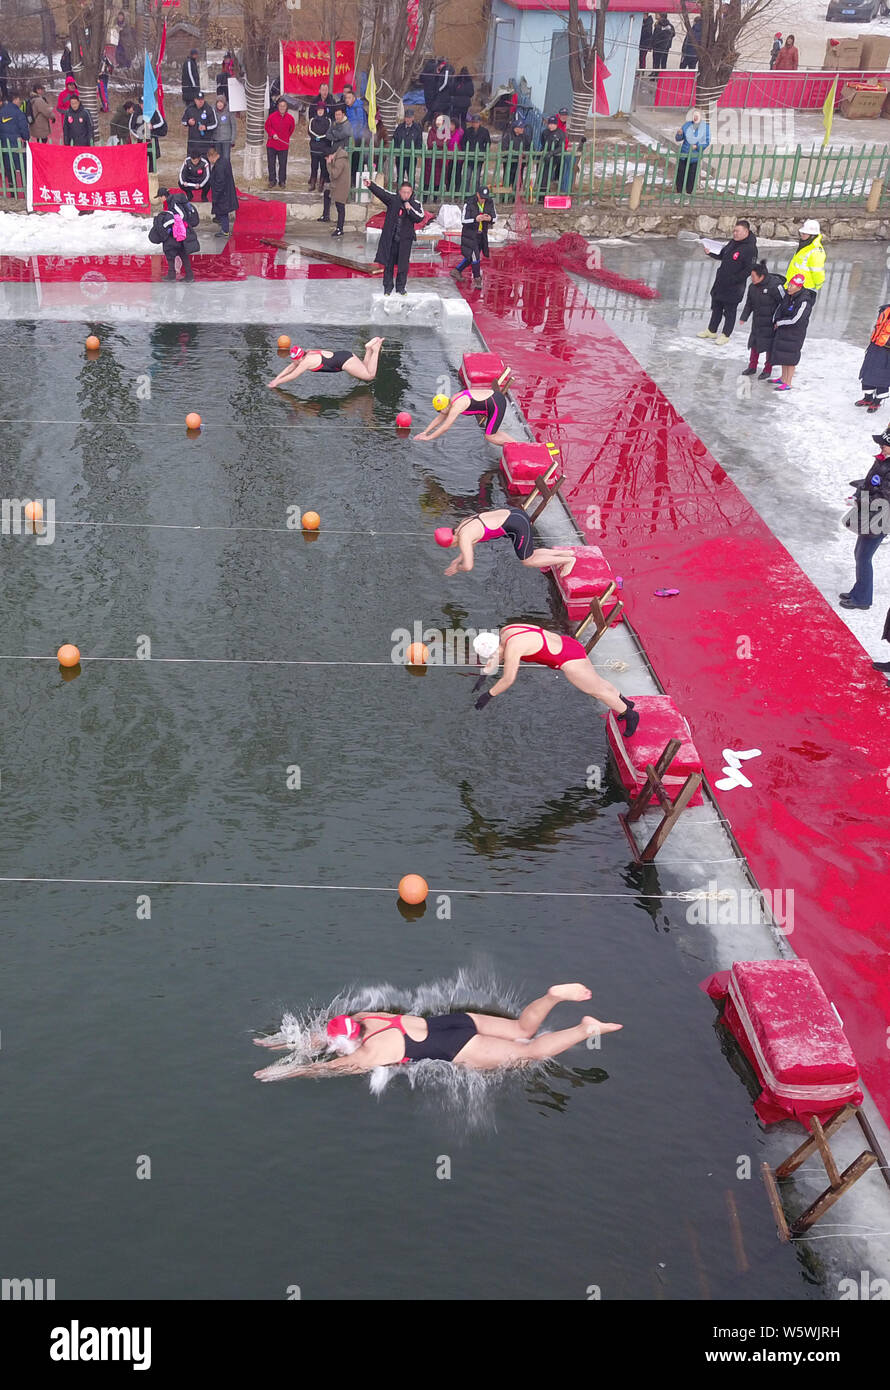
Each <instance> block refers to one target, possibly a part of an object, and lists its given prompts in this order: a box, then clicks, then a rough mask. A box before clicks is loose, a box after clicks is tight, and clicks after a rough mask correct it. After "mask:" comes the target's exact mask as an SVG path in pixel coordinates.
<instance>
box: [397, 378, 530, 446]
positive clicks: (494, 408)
mask: <svg viewBox="0 0 890 1390" xmlns="http://www.w3.org/2000/svg"><path fill="white" fill-rule="evenodd" d="M433 405H434V406H435V407H436V409H437V410H438V412H439V414H440V415H441V416H442V417H443V418H442V419H441V420H439V421H438V423H437V422H436V421H435V420H431V421H430V423H429V424H428V425H427V427H426V429H425V430H421V431H420V434H415V436H414V438H415V439H424V440H430V439H438V438H439V435H440V434H444V433H445V431H446V430H450V429H451V426H452V425H453V424H454V423H455V421H456V420H458V419H459V418H460V416H461V415H471V416H474V417H475V419H476V422H477V424H479V425H482V426H484V428H485V438H486V439H487V440H488V441H489V443H490V444H515V443H516V440H515V439H514V438H513V436H512V434H508V433H507V431H506V430H502V429H501V425H502V424H503V421H504V415H505V414H506V412H507V397H506V396H505V395H504V393H503V391H499V390H498V388H497V387H496V386H471V387H469V389H468V390H466V391H459V392H458V393H457V395H456V396H452V397H451V399H450V400H449V399H448V397H447V396H435V397H434V398H433Z"/></svg>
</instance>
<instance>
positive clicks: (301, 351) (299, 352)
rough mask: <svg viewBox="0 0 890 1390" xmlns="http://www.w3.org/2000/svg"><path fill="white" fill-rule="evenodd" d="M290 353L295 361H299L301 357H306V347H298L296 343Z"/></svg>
mask: <svg viewBox="0 0 890 1390" xmlns="http://www.w3.org/2000/svg"><path fill="white" fill-rule="evenodd" d="M290 355H291V357H292V358H293V359H294V361H295V362H299V360H300V358H301V357H305V356H306V349H305V348H301V347H297V346H296V345H294V346H293V347H292V348H291V350H290Z"/></svg>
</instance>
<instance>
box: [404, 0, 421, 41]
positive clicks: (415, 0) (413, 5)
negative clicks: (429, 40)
mask: <svg viewBox="0 0 890 1390" xmlns="http://www.w3.org/2000/svg"><path fill="white" fill-rule="evenodd" d="M405 18H406V21H407V24H408V47H409V48H410V50H411V52H412V53H413V52H414V50H415V48H416V47H417V36H418V34H419V33H420V0H408V4H407V7H406V9H405Z"/></svg>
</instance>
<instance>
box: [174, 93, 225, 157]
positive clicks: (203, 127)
mask: <svg viewBox="0 0 890 1390" xmlns="http://www.w3.org/2000/svg"><path fill="white" fill-rule="evenodd" d="M218 124H219V122H218V121H217V119H216V112H215V111H214V109H213V107H212V106H208V105H207V102H206V101H205V100H204V93H203V92H198V94H197V96H196V97H195V99H194V101H193V102H190V103H189V105H188V106H187V107H186V108H185V111H184V112H183V116H182V125H184V126H185V128H186V134H187V136H188V147H187V149H186V153H187V154H206V153H207V151H208V150H209V149H210V146H211V145H212V144H214V143H215V141H214V138H213V137H214V133H215V131H216V127H217V126H218Z"/></svg>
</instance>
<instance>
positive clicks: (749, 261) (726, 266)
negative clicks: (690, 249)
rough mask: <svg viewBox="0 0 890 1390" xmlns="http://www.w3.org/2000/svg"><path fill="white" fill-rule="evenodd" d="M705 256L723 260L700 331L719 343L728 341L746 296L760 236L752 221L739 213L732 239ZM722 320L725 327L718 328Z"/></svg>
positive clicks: (706, 252) (712, 287)
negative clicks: (758, 236)
mask: <svg viewBox="0 0 890 1390" xmlns="http://www.w3.org/2000/svg"><path fill="white" fill-rule="evenodd" d="M704 252H705V255H706V256H710V257H711V259H712V260H715V261H719V262H720V269H719V270H718V271H717V274H716V275H715V276H714V283H713V285H712V286H711V318H710V321H709V323H708V326H707V328H705V329H703V330H702V332H701V333H699V335H698V336H699V337H700V338H715V339H716V340H717V346H718V347H723V345H724V344H725V343H728V342H729V339H730V336H731V334H732V330H733V329H734V328H735V317H736V314H737V313H738V311H739V305H740V304H741V302H742V300H743V299H744V297H745V286H746V285H747V283H748V276H749V275H750V274H751V271H752V270H753V269H754V265H755V262H756V261H757V238H756V237H755V235H754V233H753V232H752V231H751V223H750V222H748V221H747V220H746V219H745V218H744V217H740V218H739V220H738V222H737V223H736V224H735V226H734V227H733V229H732V239H731V240H730V241H728V242H727V243H726V245H725V246H722V247H721V248H720V250H719V251H708V249H707V248H706V247H705V248H704ZM721 319H722V320H723V331H722V333H721V332H718V330H719V328H720V321H721Z"/></svg>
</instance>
